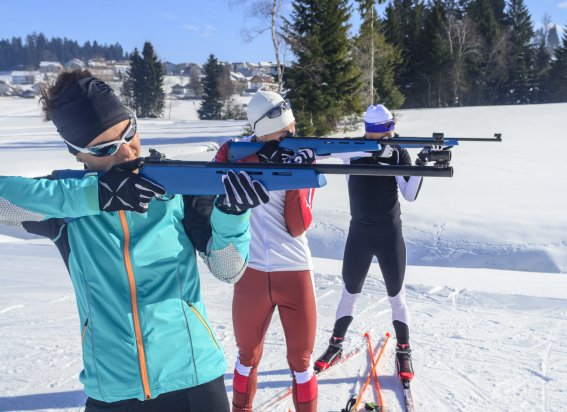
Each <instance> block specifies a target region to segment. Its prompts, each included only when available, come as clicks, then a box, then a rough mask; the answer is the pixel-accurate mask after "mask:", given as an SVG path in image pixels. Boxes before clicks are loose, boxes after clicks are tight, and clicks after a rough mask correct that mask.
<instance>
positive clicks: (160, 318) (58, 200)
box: [0, 70, 269, 412]
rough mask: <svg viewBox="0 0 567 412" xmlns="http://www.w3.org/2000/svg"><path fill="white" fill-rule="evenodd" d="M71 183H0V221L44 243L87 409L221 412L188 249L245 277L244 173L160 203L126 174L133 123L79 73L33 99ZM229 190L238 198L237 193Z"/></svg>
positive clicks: (214, 350) (132, 159)
mask: <svg viewBox="0 0 567 412" xmlns="http://www.w3.org/2000/svg"><path fill="white" fill-rule="evenodd" d="M42 103H43V111H44V113H45V115H46V119H47V120H52V121H53V123H54V125H55V126H56V127H57V130H58V132H59V134H60V135H61V137H62V138H63V139H64V141H65V142H66V144H67V148H68V150H69V151H70V152H71V153H72V154H74V155H75V156H76V157H77V160H78V161H80V162H83V163H84V165H85V167H86V168H87V169H90V170H94V171H100V172H105V173H104V174H101V175H100V176H99V175H98V174H87V175H86V176H85V177H84V178H81V179H58V178H57V176H55V175H52V176H48V177H45V178H36V179H33V178H24V177H18V176H2V177H0V223H4V224H6V223H7V224H10V225H12V226H17V227H20V228H23V229H24V230H26V231H28V232H30V233H35V234H39V235H43V236H47V237H49V238H51V239H52V240H53V242H54V243H55V245H56V246H57V248H58V249H59V251H60V253H61V255H62V257H63V259H64V261H65V264H66V266H67V269H68V271H69V274H70V277H71V281H72V283H73V287H74V290H75V295H76V300H77V306H78V311H79V320H80V325H78V329H79V330H78V331H77V332H78V333H79V334H80V336H81V340H82V351H83V364H84V369H83V371H82V372H81V375H80V380H81V381H82V383H83V384H84V388H85V392H86V394H87V395H88V399H87V402H86V411H87V412H95V411H138V410H143V411H169V412H174V411H188V412H195V411H216V412H224V411H229V404H228V398H227V395H226V390H225V386H224V378H223V376H224V372H225V371H226V364H225V359H224V354H223V352H222V350H221V348H220V346H219V343H218V341H217V340H216V338H215V335H214V333H213V331H212V329H211V327H210V325H209V322H208V320H207V314H206V311H205V307H204V305H203V300H202V296H201V287H200V282H199V273H198V270H197V261H196V252H199V254H200V255H201V256H202V257H203V259H204V260H205V262H206V263H207V265H208V267H209V268H210V270H211V272H212V273H213V275H215V276H216V277H218V278H220V279H221V280H223V281H225V282H230V283H234V282H236V281H237V280H238V279H239V278H240V276H241V275H242V274H243V273H244V269H245V267H246V263H247V260H248V245H249V241H250V234H249V217H250V211H249V210H248V209H250V208H252V207H255V206H257V205H259V204H262V203H266V202H267V201H268V200H269V196H268V193H267V192H266V191H265V189H264V188H263V187H262V186H261V185H260V184H259V183H258V182H254V181H251V180H250V178H249V177H248V176H247V175H245V174H235V173H233V172H229V173H228V175H225V176H224V177H223V182H224V183H225V188H226V190H227V193H226V195H221V196H218V197H217V198H216V199H215V197H213V196H173V198H171V196H169V195H168V196H164V195H165V190H164V189H163V188H162V187H160V186H159V185H157V184H155V183H153V182H151V181H149V180H147V179H145V178H143V177H142V176H141V175H139V174H138V173H136V169H137V168H138V167H139V165H140V163H139V158H140V154H141V145H140V137H139V134H138V133H137V130H136V117H135V115H134V113H132V112H131V111H130V110H129V109H128V108H126V107H125V106H124V105H123V104H122V103H121V102H120V100H119V99H118V98H117V97H116V96H115V95H114V93H113V91H112V89H111V88H110V87H109V86H108V85H107V84H106V83H104V82H102V81H101V80H99V79H96V78H94V77H92V75H91V74H90V73H89V72H88V71H86V70H76V71H72V72H65V73H62V74H60V75H59V77H58V78H57V81H56V82H55V84H54V85H52V86H50V87H49V88H48V89H47V90H46V91H45V92H44V93H43V97H42ZM235 192H239V193H245V194H246V195H247V196H242V197H240V196H235V195H234V194H235Z"/></svg>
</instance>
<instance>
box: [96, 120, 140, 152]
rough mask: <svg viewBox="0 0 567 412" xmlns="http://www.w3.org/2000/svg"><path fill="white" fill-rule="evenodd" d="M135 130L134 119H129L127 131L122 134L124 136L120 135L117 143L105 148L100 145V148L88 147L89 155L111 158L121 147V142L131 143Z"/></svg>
mask: <svg viewBox="0 0 567 412" xmlns="http://www.w3.org/2000/svg"><path fill="white" fill-rule="evenodd" d="M136 128H137V124H136V118H135V117H131V118H130V124H129V125H128V129H127V130H126V131H125V132H124V134H123V135H122V137H121V138H120V140H119V141H117V142H116V143H114V144H111V145H107V146H105V145H101V146H95V147H90V148H88V150H89V153H90V154H91V155H93V156H95V157H105V156H112V155H113V154H114V153H116V152H117V151H118V149H120V145H122V143H123V142H126V143H130V142H131V141H132V139H133V138H134V136H135V135H136Z"/></svg>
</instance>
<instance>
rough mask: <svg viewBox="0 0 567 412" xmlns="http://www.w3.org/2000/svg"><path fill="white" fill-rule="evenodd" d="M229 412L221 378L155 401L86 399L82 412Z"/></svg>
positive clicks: (160, 397) (161, 396) (163, 395)
mask: <svg viewBox="0 0 567 412" xmlns="http://www.w3.org/2000/svg"><path fill="white" fill-rule="evenodd" d="M103 411H104V412H165V411H167V412H210V411H215V412H229V411H230V407H229V403H228V396H227V395H226V388H225V386H224V376H219V377H218V378H217V379H215V380H214V381H211V382H208V383H204V384H202V385H199V386H195V387H193V388H187V389H181V390H179V391H174V392H167V393H164V394H161V395H160V396H158V397H157V398H155V399H150V400H147V401H140V400H138V399H126V400H123V401H118V402H112V403H107V402H101V401H97V400H96V399H92V398H88V399H87V403H86V408H85V412H103Z"/></svg>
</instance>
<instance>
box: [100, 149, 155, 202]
mask: <svg viewBox="0 0 567 412" xmlns="http://www.w3.org/2000/svg"><path fill="white" fill-rule="evenodd" d="M143 160H144V159H142V158H141V157H140V158H138V159H136V160H131V161H129V162H126V163H122V164H119V165H116V166H114V167H113V168H112V169H110V170H109V171H108V172H107V173H106V174H105V175H104V176H101V177H99V178H98V204H99V207H100V210H102V211H105V212H116V211H118V210H129V211H134V212H139V213H144V212H147V210H148V203H150V201H151V200H152V199H153V198H154V197H158V196H162V195H165V189H164V188H163V187H162V186H160V185H158V184H156V183H154V182H152V181H151V180H148V179H146V178H145V177H143V176H140V175H139V174H136V173H133V172H134V170H136V169H139V168H140V167H141V166H142V164H143Z"/></svg>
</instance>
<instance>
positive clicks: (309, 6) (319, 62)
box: [284, 0, 362, 135]
mask: <svg viewBox="0 0 567 412" xmlns="http://www.w3.org/2000/svg"><path fill="white" fill-rule="evenodd" d="M349 19H350V8H349V6H348V1H347V0H320V1H316V0H295V1H294V2H293V12H292V15H291V22H288V24H287V29H286V36H287V41H288V42H289V44H290V47H291V49H292V51H293V52H294V54H295V56H296V59H297V60H296V62H295V63H294V64H293V65H292V66H291V68H290V69H288V70H286V76H285V79H284V80H285V84H286V88H288V89H289V92H288V95H287V97H288V98H289V99H290V100H291V101H292V104H293V106H294V114H295V116H296V119H297V122H298V128H297V130H298V133H299V134H303V135H324V134H327V133H329V132H331V131H333V130H336V129H337V127H338V124H339V122H340V121H341V120H342V119H343V118H345V117H347V116H350V115H353V114H356V113H360V112H361V111H362V107H361V105H360V96H359V90H360V86H361V83H360V80H359V77H360V75H359V73H358V70H357V68H356V66H355V63H354V61H353V59H352V56H351V53H350V43H349V39H348V38H347V33H348V30H349V29H350V25H349V23H348V22H349Z"/></svg>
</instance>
